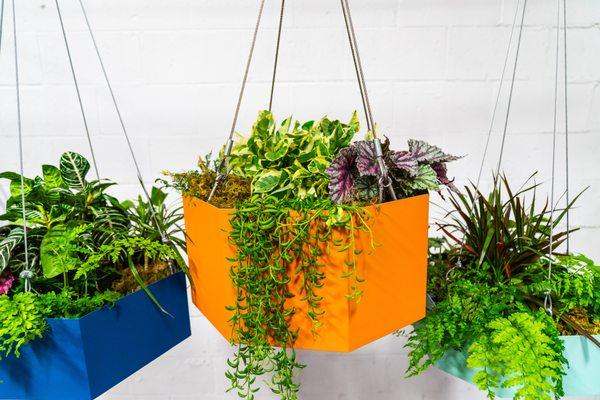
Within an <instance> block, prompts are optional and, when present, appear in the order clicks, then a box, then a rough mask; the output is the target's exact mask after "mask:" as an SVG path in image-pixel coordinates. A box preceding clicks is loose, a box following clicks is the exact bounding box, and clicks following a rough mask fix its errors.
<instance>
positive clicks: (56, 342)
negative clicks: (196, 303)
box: [0, 272, 191, 400]
mask: <svg viewBox="0 0 600 400" xmlns="http://www.w3.org/2000/svg"><path fill="white" fill-rule="evenodd" d="M149 288H150V290H151V291H152V293H153V294H154V295H155V296H156V298H157V299H158V301H159V302H160V304H162V305H163V306H164V308H165V309H166V310H167V311H168V312H169V313H170V314H171V315H172V317H171V316H168V315H165V314H164V313H162V312H161V311H160V310H159V309H158V307H156V305H155V304H154V303H152V301H151V300H150V299H149V298H148V296H147V295H146V294H145V293H144V292H143V291H138V292H135V293H132V294H130V295H127V296H125V297H123V298H122V299H120V300H119V301H118V302H117V303H116V304H115V305H114V307H111V308H108V307H105V308H103V309H100V310H97V311H94V312H92V313H90V314H88V315H86V316H85V317H82V318H79V319H54V318H53V319H49V320H48V324H49V326H50V329H49V330H48V331H47V332H46V333H45V335H44V337H43V338H42V339H40V340H36V341H34V342H32V343H30V344H28V345H26V346H23V348H22V350H21V357H19V358H15V357H9V358H5V359H2V360H0V381H3V383H0V399H27V400H30V399H35V400H37V399H52V400H58V399H60V400H70V399H73V400H75V399H77V400H82V399H93V398H95V397H97V396H99V395H101V394H102V393H104V392H105V391H107V390H108V389H110V388H111V387H113V386H115V385H116V384H117V383H119V382H121V381H122V380H124V379H125V378H127V377H128V376H129V375H131V374H133V373H134V372H136V371H137V370H139V369H140V368H142V367H143V366H145V365H147V364H148V363H150V362H151V361H152V360H154V359H155V358H157V357H158V356H160V355H161V354H163V353H165V352H166V351H168V350H169V349H171V348H172V347H174V346H175V345H176V344H178V343H180V342H181V341H183V340H184V339H186V338H187V337H189V336H190V335H191V332H190V320H189V312H188V303H187V293H186V281H185V275H184V274H183V273H182V272H179V273H177V274H175V275H172V276H170V277H168V278H165V279H163V280H161V281H158V282H156V283H154V284H152V285H150V286H149Z"/></svg>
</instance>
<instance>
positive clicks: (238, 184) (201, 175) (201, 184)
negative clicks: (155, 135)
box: [164, 159, 252, 208]
mask: <svg viewBox="0 0 600 400" xmlns="http://www.w3.org/2000/svg"><path fill="white" fill-rule="evenodd" d="M164 174H165V175H166V176H168V177H170V178H171V180H172V186H173V187H174V188H175V189H177V190H178V191H180V192H181V193H182V194H183V195H184V196H191V197H196V198H199V199H201V200H204V201H206V200H208V196H209V195H210V192H211V190H212V187H213V185H214V183H215V179H216V178H217V173H216V172H215V170H214V169H213V168H211V167H210V160H209V159H205V160H204V159H199V160H198V169H197V170H193V171H187V172H175V173H172V172H164ZM251 182H252V181H251V179H250V178H245V177H241V176H239V175H235V174H228V175H227V176H226V177H225V179H223V181H222V182H221V183H220V184H219V186H218V187H217V190H216V192H215V194H214V196H213V198H212V199H211V201H210V203H211V204H213V205H215V206H216V207H219V208H234V207H235V205H236V204H238V203H240V202H242V201H244V200H246V199H247V198H249V197H250V191H251Z"/></svg>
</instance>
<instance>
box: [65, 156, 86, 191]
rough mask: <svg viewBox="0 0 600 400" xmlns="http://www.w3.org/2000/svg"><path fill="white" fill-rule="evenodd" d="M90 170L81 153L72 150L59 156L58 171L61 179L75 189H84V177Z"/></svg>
mask: <svg viewBox="0 0 600 400" xmlns="http://www.w3.org/2000/svg"><path fill="white" fill-rule="evenodd" d="M89 170H90V163H89V162H88V160H86V159H85V157H83V156H82V155H81V154H77V153H75V152H72V151H68V152H66V153H64V154H63V155H62V156H61V157H60V173H61V175H62V179H63V181H64V182H65V183H66V184H67V185H68V186H69V187H70V188H71V189H75V190H84V189H85V188H86V187H87V181H86V180H85V177H86V175H87V173H88V172H89Z"/></svg>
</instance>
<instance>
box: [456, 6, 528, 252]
mask: <svg viewBox="0 0 600 400" xmlns="http://www.w3.org/2000/svg"><path fill="white" fill-rule="evenodd" d="M520 3H521V1H520V0H517V5H516V7H515V14H514V17H513V23H512V28H511V29H510V36H509V38H508V45H507V46H506V55H505V56H504V65H503V66H502V74H501V75H500V83H499V85H498V93H497V94H496V102H495V103H494V110H493V111H492V120H491V121H490V127H489V129H488V132H487V139H486V141H485V147H484V149H483V157H481V164H480V166H479V173H478V174H477V183H476V185H475V187H476V188H479V184H480V183H481V176H482V174H483V167H484V165H485V160H486V158H487V154H488V151H489V147H490V140H491V137H492V131H493V129H494V123H495V122H496V113H497V111H498V105H499V103H500V97H501V95H502V87H503V86H504V76H505V75H506V70H507V67H508V59H509V55H510V49H511V47H512V41H513V36H514V32H515V28H516V26H517V17H518V15H519V4H520ZM463 244H464V243H463Z"/></svg>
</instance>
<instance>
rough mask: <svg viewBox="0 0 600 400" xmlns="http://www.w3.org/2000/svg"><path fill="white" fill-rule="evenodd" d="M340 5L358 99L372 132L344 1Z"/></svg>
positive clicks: (369, 129)
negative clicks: (358, 94)
mask: <svg viewBox="0 0 600 400" xmlns="http://www.w3.org/2000/svg"><path fill="white" fill-rule="evenodd" d="M340 3H341V5H342V14H343V15H344V23H345V25H346V33H347V35H348V43H349V44H350V52H351V53H352V62H353V63H354V71H355V73H356V80H357V82H358V89H359V91H360V99H361V102H362V106H363V111H364V113H365V120H366V121H367V131H369V132H370V131H372V130H373V127H372V126H371V119H370V118H369V110H368V109H367V102H366V100H365V91H364V88H363V82H362V80H361V77H360V72H359V69H358V62H357V59H356V52H355V49H354V41H353V39H352V33H351V32H350V22H349V21H348V13H347V11H346V5H345V4H344V0H340Z"/></svg>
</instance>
